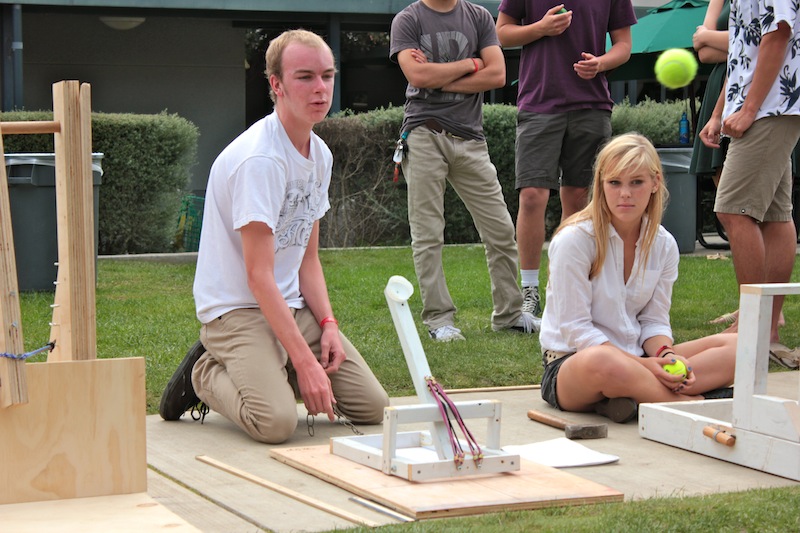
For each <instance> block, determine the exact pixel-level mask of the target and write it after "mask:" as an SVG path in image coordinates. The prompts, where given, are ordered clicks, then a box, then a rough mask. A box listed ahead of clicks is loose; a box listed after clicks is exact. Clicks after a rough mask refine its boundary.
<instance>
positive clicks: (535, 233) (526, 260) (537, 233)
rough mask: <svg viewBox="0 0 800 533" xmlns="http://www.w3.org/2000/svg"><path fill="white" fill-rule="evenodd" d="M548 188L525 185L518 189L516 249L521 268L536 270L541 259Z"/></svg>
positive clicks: (548, 196)
mask: <svg viewBox="0 0 800 533" xmlns="http://www.w3.org/2000/svg"><path fill="white" fill-rule="evenodd" d="M549 199H550V189H541V188H538V187H525V188H523V189H520V191H519V212H518V213H517V249H518V250H519V266H520V268H521V269H522V270H536V269H538V268H539V265H540V264H541V261H542V247H543V246H544V237H545V227H544V216H545V211H546V210H547V201H548V200H549Z"/></svg>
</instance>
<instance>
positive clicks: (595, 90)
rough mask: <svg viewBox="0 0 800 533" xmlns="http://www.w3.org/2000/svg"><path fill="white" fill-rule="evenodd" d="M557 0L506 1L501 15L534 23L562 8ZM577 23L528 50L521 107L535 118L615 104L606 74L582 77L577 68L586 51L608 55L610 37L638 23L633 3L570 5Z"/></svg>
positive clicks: (598, 0) (609, 0)
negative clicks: (536, 116)
mask: <svg viewBox="0 0 800 533" xmlns="http://www.w3.org/2000/svg"><path fill="white" fill-rule="evenodd" d="M558 4H559V2H558V1H557V0H549V1H542V0H502V1H501V2H500V12H501V13H505V14H506V15H508V16H509V17H511V18H513V19H515V20H518V21H520V23H521V24H531V23H533V22H537V21H539V20H541V18H542V17H543V16H544V14H545V13H547V11H548V10H549V9H551V8H552V7H554V6H556V5H558ZM564 5H565V7H566V9H567V10H569V11H572V24H571V25H570V27H569V28H567V29H566V31H564V33H562V34H561V35H555V36H552V37H542V38H541V39H538V40H536V41H533V42H531V43H528V44H526V45H525V46H523V47H522V56H521V58H520V65H519V85H518V87H519V94H518V96H517V107H518V108H519V109H522V110H525V111H530V112H534V113H566V112H568V111H574V110H576V109H605V110H608V111H611V108H612V106H613V104H614V102H613V100H612V99H611V95H610V94H609V92H608V81H607V80H606V76H605V74H604V73H600V74H598V75H597V76H595V77H594V79H591V80H584V79H582V78H580V77H579V76H578V75H577V74H576V73H575V70H574V69H573V68H572V65H573V64H574V63H576V62H578V61H580V60H581V52H588V53H590V54H593V55H595V56H600V55H603V54H604V53H605V52H606V34H607V33H608V32H611V31H613V30H618V29H620V28H625V27H628V26H632V25H634V24H636V14H635V13H634V11H633V5H631V0H589V1H587V0H581V1H573V2H572V3H570V0H565V1H564Z"/></svg>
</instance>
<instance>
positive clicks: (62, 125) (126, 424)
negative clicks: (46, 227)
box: [0, 81, 147, 504]
mask: <svg viewBox="0 0 800 533" xmlns="http://www.w3.org/2000/svg"><path fill="white" fill-rule="evenodd" d="M53 119H54V120H52V121H40V122H0V158H2V159H4V150H3V144H2V135H8V134H34V133H52V134H54V136H55V137H54V144H55V160H56V217H57V221H58V230H57V231H58V274H57V279H56V280H55V284H56V290H55V297H54V303H53V305H52V308H53V315H52V316H53V318H52V322H51V323H50V326H51V330H50V335H51V336H50V341H51V342H54V343H55V347H54V349H53V350H52V351H51V353H50V354H49V356H48V359H47V362H46V363H30V364H27V363H26V362H25V361H24V360H20V359H15V358H9V357H0V438H1V439H2V441H3V446H0V504H7V503H21V502H34V501H43V500H55V499H65V498H79V497H88V496H102V495H111V494H130V493H135V492H145V491H146V490H147V463H146V446H145V404H146V401H145V387H144V360H143V359H142V358H127V359H105V360H98V359H97V340H96V316H95V253H96V252H95V250H96V248H95V245H94V222H93V217H94V204H93V202H94V198H93V185H92V167H91V165H92V154H91V144H92V137H91V88H90V86H89V84H86V83H84V84H80V83H79V82H77V81H61V82H58V83H56V84H54V85H53ZM0 322H2V327H0V352H3V353H5V354H12V355H20V354H22V353H23V352H24V343H23V334H22V321H21V313H20V301H19V290H18V282H17V270H16V257H15V252H14V242H13V233H12V227H11V206H10V199H9V192H8V177H7V175H6V170H5V165H2V166H0Z"/></svg>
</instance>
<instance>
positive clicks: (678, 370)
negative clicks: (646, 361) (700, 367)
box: [664, 359, 688, 376]
mask: <svg viewBox="0 0 800 533" xmlns="http://www.w3.org/2000/svg"><path fill="white" fill-rule="evenodd" d="M664 370H666V371H667V372H669V373H670V374H672V375H674V376H679V375H681V374H683V375H686V374H688V372H687V370H686V365H684V364H683V361H681V360H679V359H676V360H675V362H674V363H672V364H671V365H664Z"/></svg>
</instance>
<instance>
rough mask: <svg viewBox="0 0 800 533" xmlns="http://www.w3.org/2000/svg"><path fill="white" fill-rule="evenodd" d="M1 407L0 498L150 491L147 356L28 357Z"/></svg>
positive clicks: (42, 498)
mask: <svg viewBox="0 0 800 533" xmlns="http://www.w3.org/2000/svg"><path fill="white" fill-rule="evenodd" d="M26 366H27V369H28V392H29V402H28V403H27V404H25V405H20V406H15V407H12V408H8V409H0V438H1V439H2V446H0V504H5V503H20V502H32V501H45V500H59V499H65V498H83V497H89V496H103V495H112V494H129V493H134V492H146V491H147V457H146V445H145V408H146V399H145V384H144V379H145V366H144V359H142V358H138V357H137V358H129V359H95V360H92V361H64V362H50V363H29V364H27V365H26Z"/></svg>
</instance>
